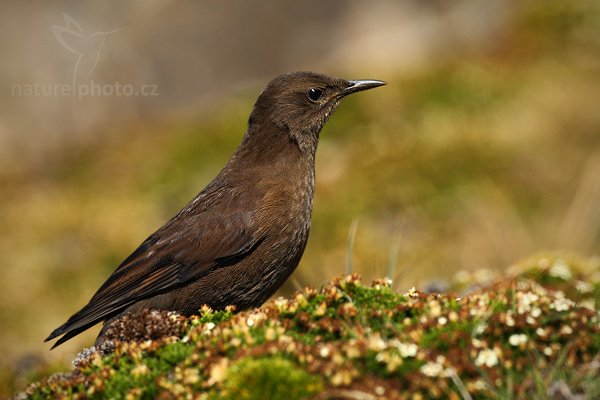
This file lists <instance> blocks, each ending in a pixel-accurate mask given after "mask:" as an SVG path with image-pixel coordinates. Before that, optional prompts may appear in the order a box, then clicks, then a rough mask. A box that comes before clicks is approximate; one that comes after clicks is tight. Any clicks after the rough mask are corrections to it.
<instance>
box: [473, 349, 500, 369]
mask: <svg viewBox="0 0 600 400" xmlns="http://www.w3.org/2000/svg"><path fill="white" fill-rule="evenodd" d="M475 365H477V366H479V367H480V366H482V365H485V366H486V367H488V368H491V367H493V366H494V365H498V355H497V354H496V352H495V351H494V350H491V349H484V350H481V351H480V352H479V354H478V355H477V358H476V359H475Z"/></svg>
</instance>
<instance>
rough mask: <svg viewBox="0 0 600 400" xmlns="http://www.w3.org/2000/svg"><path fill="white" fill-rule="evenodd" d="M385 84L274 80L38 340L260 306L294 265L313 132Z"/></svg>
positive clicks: (307, 197) (310, 174) (305, 217)
mask: <svg viewBox="0 0 600 400" xmlns="http://www.w3.org/2000/svg"><path fill="white" fill-rule="evenodd" d="M381 85H385V82H383V81H377V80H357V81H347V80H344V79H338V78H333V77H330V76H326V75H322V74H316V73H313V72H294V73H290V74H286V75H281V76H278V77H277V78H275V79H273V80H272V81H271V82H270V83H269V84H268V85H267V87H266V88H265V89H264V90H263V92H262V93H261V94H260V96H259V97H258V100H257V101H256V103H255V104H254V109H253V110H252V113H251V114H250V118H249V120H248V128H247V130H246V133H245V134H244V137H243V139H242V143H241V144H240V146H239V147H238V149H237V150H236V151H235V153H234V154H233V156H232V157H231V159H230V160H229V161H228V162H227V164H226V165H225V167H224V168H223V169H222V170H221V172H220V173H219V174H218V175H217V176H216V178H215V179H214V180H213V181H212V182H211V183H209V184H208V186H207V187H206V188H204V190H202V191H201V192H200V193H199V194H198V195H197V196H196V197H195V198H194V199H193V200H192V201H191V202H190V203H189V204H187V205H186V206H185V207H184V208H183V209H182V210H181V211H180V212H179V213H177V215H175V216H174V217H173V218H171V219H170V220H169V221H168V222H167V223H166V224H164V225H163V226H162V227H161V228H160V229H158V230H157V231H156V232H155V233H153V234H152V235H151V236H150V237H149V238H147V239H146V240H145V241H144V242H143V243H142V244H141V245H140V246H139V247H138V248H137V249H136V250H135V251H134V252H133V253H132V254H131V255H130V256H129V257H127V258H126V259H125V261H123V262H122V263H121V265H119V266H118V267H117V269H116V270H115V271H114V272H113V274H112V275H111V276H110V277H109V278H108V280H107V281H106V282H104V284H103V285H102V286H101V287H100V289H98V291H97V292H96V294H94V296H93V297H92V299H91V300H90V302H89V303H88V304H87V305H86V306H85V307H83V308H82V309H81V310H80V311H78V312H77V313H75V314H74V315H73V316H72V317H71V318H69V320H68V321H67V322H65V323H64V324H63V325H61V326H60V327H58V328H57V329H55V330H54V331H53V332H52V333H51V334H50V336H48V338H47V339H46V341H48V340H52V339H54V338H56V337H59V336H62V337H61V338H60V339H59V340H58V341H57V342H56V343H55V344H54V346H53V347H52V348H54V347H56V346H58V345H60V344H61V343H64V342H65V341H67V340H69V339H71V338H72V337H73V336H76V335H78V334H79V333H81V332H83V331H85V330H87V329H88V328H90V327H92V326H93V325H96V324H97V323H99V322H104V328H103V330H102V331H101V332H100V335H99V336H98V340H97V342H96V343H97V344H98V343H100V342H101V341H102V335H103V332H104V331H105V330H106V328H108V326H109V325H110V323H111V322H112V321H113V320H114V319H116V318H118V317H119V316H121V315H123V314H126V313H130V314H136V313H139V312H141V311H142V310H144V309H158V310H170V311H175V312H178V313H180V314H184V315H190V314H193V313H195V312H197V311H198V310H199V308H200V307H202V306H203V305H205V304H206V305H208V306H210V307H211V308H213V309H216V310H218V309H223V308H225V307H226V306H227V305H235V307H236V309H237V310H243V309H246V308H250V307H257V306H260V305H261V304H262V303H263V302H264V301H265V300H267V298H269V297H270V296H271V295H272V294H273V293H274V292H275V291H276V290H277V289H278V288H279V287H280V286H281V285H282V284H283V282H284V281H285V280H286V279H287V278H288V277H289V276H290V274H291V273H292V272H293V271H294V269H295V268H296V266H297V265H298V263H299V261H300V258H301V257H302V253H303V252H304V248H305V246H306V241H307V239H308V231H309V229H310V219H311V213H312V208H313V193H314V190H315V153H316V150H317V144H318V141H319V132H320V131H321V128H323V125H324V124H325V122H326V121H327V119H328V118H329V116H330V115H331V113H332V112H333V111H334V110H335V109H336V108H337V106H338V104H339V102H340V100H341V99H342V98H343V97H345V96H347V95H349V94H351V93H355V92H358V91H361V90H366V89H371V88H375V87H377V86H381Z"/></svg>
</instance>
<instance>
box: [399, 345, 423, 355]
mask: <svg viewBox="0 0 600 400" xmlns="http://www.w3.org/2000/svg"><path fill="white" fill-rule="evenodd" d="M417 350H419V347H418V346H417V345H416V344H414V343H399V344H398V351H400V355H401V356H402V358H407V357H414V356H416V355H417Z"/></svg>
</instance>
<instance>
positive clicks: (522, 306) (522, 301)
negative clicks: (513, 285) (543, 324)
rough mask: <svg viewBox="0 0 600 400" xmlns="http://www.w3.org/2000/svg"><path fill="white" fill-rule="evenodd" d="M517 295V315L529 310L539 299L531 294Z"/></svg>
mask: <svg viewBox="0 0 600 400" xmlns="http://www.w3.org/2000/svg"><path fill="white" fill-rule="evenodd" d="M519 294H520V296H519V304H517V312H518V313H519V314H523V313H525V312H527V311H529V310H531V305H532V304H533V303H535V302H536V301H538V300H539V299H540V296H538V295H537V294H535V293H531V292H525V293H522V294H521V293H519Z"/></svg>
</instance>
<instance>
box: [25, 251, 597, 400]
mask: <svg viewBox="0 0 600 400" xmlns="http://www.w3.org/2000/svg"><path fill="white" fill-rule="evenodd" d="M512 270H513V271H512V272H511V273H510V274H508V275H504V276H500V275H499V276H497V277H496V279H495V280H490V279H489V278H486V285H485V286H481V285H477V284H475V283H476V282H471V283H472V284H473V285H472V286H474V287H479V288H478V289H476V290H475V291H472V292H468V293H462V294H461V295H460V297H459V296H457V295H455V294H424V293H421V292H419V291H417V290H414V289H413V290H410V291H409V292H408V293H404V294H401V293H398V292H395V291H394V290H393V289H392V286H391V281H390V280H388V279H382V280H376V281H374V282H373V283H372V284H371V285H370V286H367V285H364V284H362V283H361V282H360V280H359V278H358V276H357V275H348V276H345V277H341V278H338V279H335V280H333V281H332V282H330V283H328V284H327V285H324V286H323V287H321V288H320V289H319V290H317V289H314V288H310V287H308V288H305V289H304V290H302V291H300V292H298V293H296V294H295V295H294V296H292V297H291V298H289V299H285V298H280V299H276V300H272V301H269V302H267V303H266V304H265V305H264V306H263V307H261V308H258V309H255V310H249V311H245V312H241V313H237V314H235V313H234V312H233V310H232V309H228V310H224V311H217V312H215V311H213V310H210V309H208V308H204V309H202V310H201V314H200V316H194V317H191V318H188V319H185V321H182V320H181V319H180V318H183V317H179V316H174V315H172V314H166V313H165V314H154V315H153V317H152V318H150V319H148V315H147V314H141V315H139V316H138V317H137V319H136V317H135V316H132V317H130V318H129V319H128V320H127V321H126V323H124V324H121V325H120V326H123V327H137V328H136V329H137V331H141V327H142V326H143V323H148V321H149V322H150V323H151V324H152V326H170V325H168V324H167V325H165V324H161V323H160V321H158V320H157V319H156V318H157V317H158V316H162V317H164V318H168V320H169V321H180V323H178V324H177V325H176V326H177V327H178V329H181V330H182V331H181V335H169V336H165V337H164V338H161V339H157V340H147V339H144V338H143V337H142V336H140V335H137V334H135V335H133V336H132V337H131V338H130V339H129V341H119V340H117V341H116V342H115V347H114V352H113V353H111V354H109V355H106V356H102V355H101V354H99V353H94V354H92V356H91V357H89V358H88V359H87V360H85V361H82V362H81V363H80V364H79V365H78V366H77V367H76V369H75V370H74V371H73V373H71V374H67V375H56V376H54V377H51V378H49V379H47V380H45V381H42V382H40V383H37V384H33V385H31V386H30V387H29V389H28V390H27V392H26V394H27V396H28V397H29V398H48V397H65V396H66V397H74V398H76V397H78V396H79V397H92V398H124V397H127V396H128V397H129V398H134V399H135V398H141V399H144V398H154V397H167V398H171V397H177V398H183V397H194V396H200V397H201V398H205V399H221V398H225V399H234V398H235V399H263V398H264V399H270V398H273V399H279V398H289V399H301V398H310V397H314V396H315V395H320V396H325V395H326V394H327V395H329V394H331V396H333V394H332V393H337V392H336V391H339V390H350V391H359V392H363V393H368V394H370V395H372V396H375V397H376V398H386V399H404V398H409V397H411V396H422V397H423V398H446V397H451V398H452V397H454V398H456V396H458V394H459V392H460V391H461V390H463V389H464V390H467V391H468V392H469V393H471V394H472V396H473V397H477V398H497V397H499V396H500V397H516V398H531V397H536V396H537V397H540V396H542V394H544V393H546V392H544V390H550V389H551V388H552V387H553V385H555V386H556V385H559V384H560V382H564V384H565V385H567V387H569V388H570V390H573V391H574V392H573V393H578V394H587V393H596V392H597V391H598V390H600V388H599V387H598V385H597V384H594V382H597V381H598V380H596V381H594V380H593V379H592V378H598V371H597V369H594V360H595V358H596V357H597V354H598V352H600V340H599V339H598V338H599V337H600V324H599V323H598V322H599V321H598V309H597V308H594V305H593V299H594V293H593V291H591V290H584V291H581V290H579V291H575V290H573V289H574V288H576V287H579V288H580V289H581V288H582V287H584V288H587V289H589V287H593V286H594V285H597V284H598V282H597V277H598V271H599V270H600V269H599V268H598V265H597V263H596V261H595V260H593V259H592V260H583V259H573V258H569V257H567V256H564V255H556V256H538V257H537V258H531V259H528V260H524V261H523V262H521V263H519V264H518V265H516V266H515V267H513V268H512ZM547 274H550V275H553V276H554V277H559V278H560V279H559V280H548V279H546V277H545V275H547ZM582 282H583V283H585V285H584V284H582ZM586 285H587V286H586ZM590 285H591V286H590ZM590 302H592V303H590ZM164 332H165V333H166V334H168V333H169V332H172V330H169V329H167V330H164ZM176 332H179V331H176ZM116 337H118V338H126V337H127V336H126V335H117V336H116ZM140 340H141V341H140ZM328 393H329V394H328ZM27 396H26V397H27Z"/></svg>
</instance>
